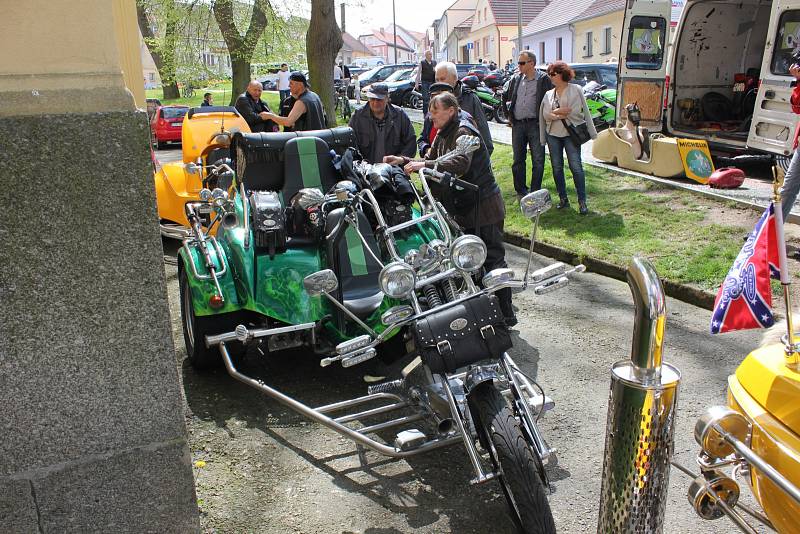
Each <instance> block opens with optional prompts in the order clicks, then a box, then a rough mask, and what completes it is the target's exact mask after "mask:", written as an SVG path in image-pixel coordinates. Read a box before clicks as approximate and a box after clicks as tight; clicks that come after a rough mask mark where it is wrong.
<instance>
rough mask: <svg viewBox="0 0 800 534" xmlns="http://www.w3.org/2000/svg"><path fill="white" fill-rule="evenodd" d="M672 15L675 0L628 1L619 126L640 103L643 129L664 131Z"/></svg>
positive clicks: (619, 100) (623, 33) (623, 44)
mask: <svg viewBox="0 0 800 534" xmlns="http://www.w3.org/2000/svg"><path fill="white" fill-rule="evenodd" d="M797 1H800V0H797ZM671 12H672V2H671V0H628V3H627V6H626V8H625V22H624V25H623V27H622V36H621V37H622V38H621V39H620V54H619V89H618V95H617V117H618V119H617V121H618V124H619V121H620V120H621V119H622V117H627V113H626V112H625V106H626V105H628V104H631V103H633V102H636V103H637V104H638V106H639V110H640V111H641V114H642V122H641V126H644V127H646V128H648V129H650V131H661V125H662V116H663V112H664V97H665V91H666V90H667V87H668V81H667V79H666V74H667V50H666V49H667V39H668V38H669V23H670V16H671Z"/></svg>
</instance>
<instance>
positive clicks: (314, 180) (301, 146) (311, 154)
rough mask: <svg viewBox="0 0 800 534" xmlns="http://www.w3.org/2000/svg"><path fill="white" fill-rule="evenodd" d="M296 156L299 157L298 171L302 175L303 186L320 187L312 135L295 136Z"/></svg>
mask: <svg viewBox="0 0 800 534" xmlns="http://www.w3.org/2000/svg"><path fill="white" fill-rule="evenodd" d="M297 156H298V157H299V158H300V172H301V173H302V175H303V187H316V188H318V189H320V190H321V189H322V180H321V178H320V176H319V159H317V143H316V140H315V138H313V137H298V138H297Z"/></svg>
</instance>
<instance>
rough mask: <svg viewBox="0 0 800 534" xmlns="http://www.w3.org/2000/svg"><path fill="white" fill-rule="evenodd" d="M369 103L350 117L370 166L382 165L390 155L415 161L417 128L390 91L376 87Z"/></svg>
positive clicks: (362, 151) (373, 87)
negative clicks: (398, 105)
mask: <svg viewBox="0 0 800 534" xmlns="http://www.w3.org/2000/svg"><path fill="white" fill-rule="evenodd" d="M367 97H368V98H369V102H368V103H367V105H366V106H363V107H361V108H360V109H358V110H356V112H355V113H353V116H352V117H350V127H351V128H352V129H353V131H354V132H355V134H356V142H357V144H358V151H359V152H361V155H362V156H364V159H365V160H366V161H368V162H370V163H380V162H382V161H383V158H384V156H388V155H390V154H393V155H397V156H406V157H409V158H413V157H414V155H415V154H416V153H417V147H416V145H415V144H414V128H413V126H411V121H410V120H409V118H408V115H406V112H405V111H403V110H402V109H400V108H399V107H397V106H395V105H394V104H391V103H390V102H389V87H388V86H387V85H386V84H385V83H375V84H372V85H371V86H370V88H369V92H367Z"/></svg>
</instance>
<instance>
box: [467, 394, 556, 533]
mask: <svg viewBox="0 0 800 534" xmlns="http://www.w3.org/2000/svg"><path fill="white" fill-rule="evenodd" d="M469 404H470V410H471V412H472V414H473V415H474V418H475V426H476V428H477V429H478V434H479V438H480V439H479V441H480V443H481V446H483V447H484V448H485V449H487V452H488V453H489V457H490V458H491V460H492V464H493V465H494V468H495V470H496V471H498V472H499V477H498V481H499V483H500V486H501V488H502V489H503V493H504V494H505V496H506V502H507V503H508V507H509V511H510V513H511V519H512V520H513V521H514V523H515V524H516V525H517V528H518V529H519V530H520V532H524V533H526V534H554V533H555V531H556V527H555V523H554V521H553V514H552V512H551V511H550V505H549V504H548V502H547V494H546V491H545V487H544V484H543V483H542V480H541V478H540V477H539V471H538V469H537V465H538V464H539V461H538V458H537V457H536V456H534V455H535V452H533V451H532V450H531V446H530V445H529V443H528V441H527V440H526V439H525V435H524V434H523V433H522V430H521V429H520V426H519V423H518V422H517V419H516V418H515V417H514V414H513V412H512V411H511V409H510V408H509V406H508V404H507V403H506V400H505V399H504V398H503V396H502V395H501V394H500V392H499V391H497V389H496V388H495V387H494V385H492V384H491V383H484V384H482V385H480V386H478V387H477V388H476V389H475V390H473V391H472V393H470V395H469Z"/></svg>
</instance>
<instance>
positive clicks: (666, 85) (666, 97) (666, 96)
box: [664, 74, 669, 109]
mask: <svg viewBox="0 0 800 534" xmlns="http://www.w3.org/2000/svg"><path fill="white" fill-rule="evenodd" d="M667 102H669V74H667V75H666V76H664V109H667Z"/></svg>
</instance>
